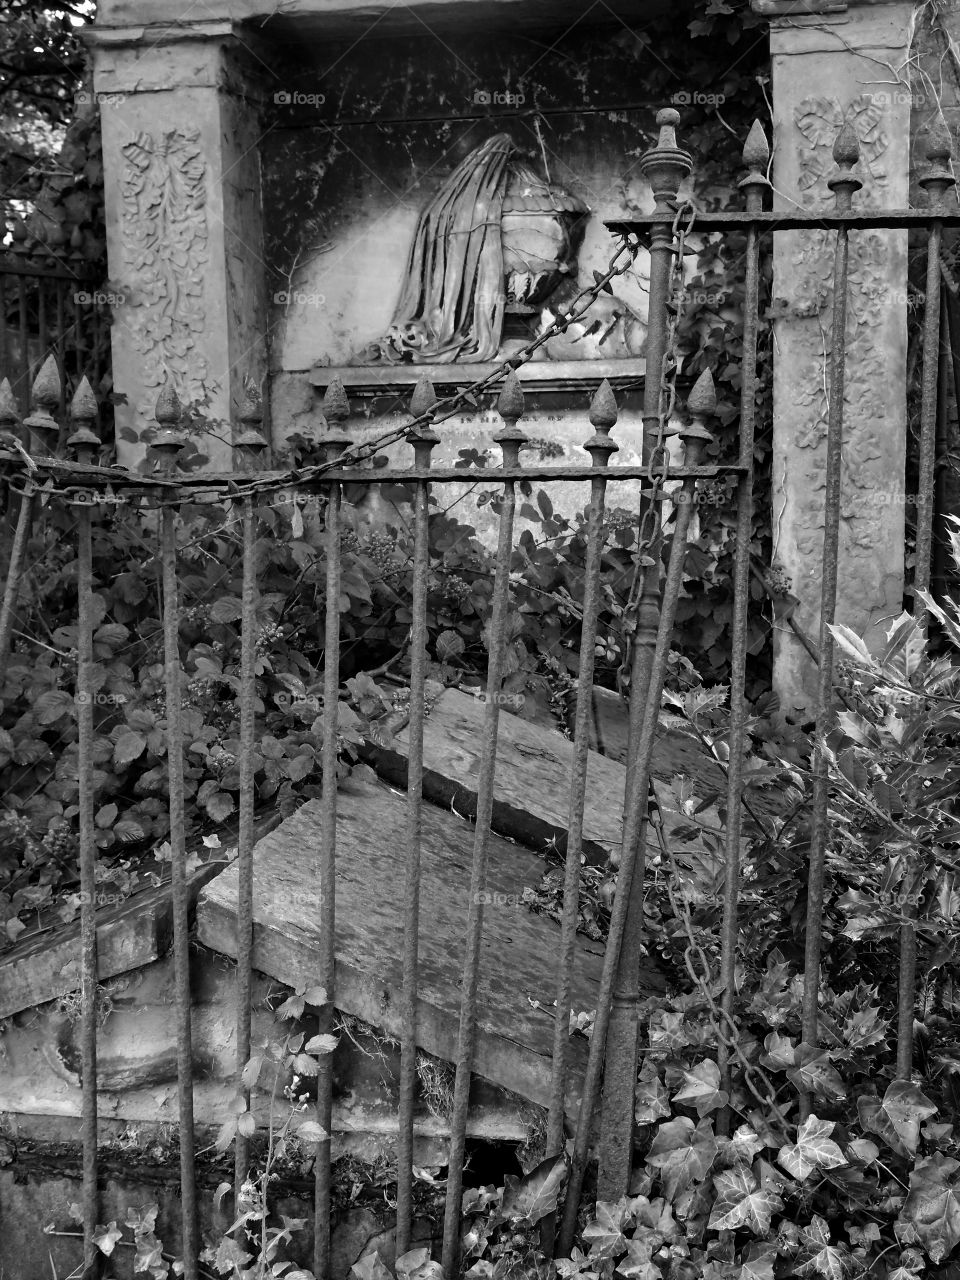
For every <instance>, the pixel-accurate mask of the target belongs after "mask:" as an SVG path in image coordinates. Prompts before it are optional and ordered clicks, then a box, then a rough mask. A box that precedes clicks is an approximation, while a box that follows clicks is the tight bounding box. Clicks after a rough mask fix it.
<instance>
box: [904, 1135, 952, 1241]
mask: <svg viewBox="0 0 960 1280" xmlns="http://www.w3.org/2000/svg"><path fill="white" fill-rule="evenodd" d="M958 1169H960V1164H958V1162H957V1161H956V1160H953V1159H951V1158H950V1157H949V1156H944V1155H942V1154H941V1153H940V1152H939V1151H938V1152H936V1153H935V1154H934V1155H932V1156H927V1158H926V1159H925V1160H921V1161H920V1162H919V1164H917V1166H916V1168H915V1169H914V1170H913V1171H912V1173H911V1174H910V1192H909V1194H908V1196H907V1198H906V1200H905V1201H904V1205H903V1208H902V1209H901V1211H900V1220H901V1221H902V1222H907V1223H910V1224H911V1226H912V1227H913V1230H914V1232H915V1233H916V1239H918V1240H919V1241H920V1243H921V1244H922V1245H923V1247H924V1248H925V1249H926V1251H927V1253H928V1254H929V1256H930V1261H931V1262H932V1263H933V1264H934V1265H935V1266H936V1265H937V1264H938V1263H940V1262H942V1260H943V1259H944V1258H945V1257H946V1256H947V1254H948V1253H951V1252H952V1250H953V1249H954V1248H955V1247H956V1245H957V1244H958V1243H960V1199H958V1195H957V1192H958V1188H957V1186H956V1184H955V1182H954V1181H952V1179H953V1177H954V1175H955V1173H956V1171H957V1170H958ZM901 1239H903V1236H901Z"/></svg>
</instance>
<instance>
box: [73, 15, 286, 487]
mask: <svg viewBox="0 0 960 1280" xmlns="http://www.w3.org/2000/svg"><path fill="white" fill-rule="evenodd" d="M89 39H90V43H91V45H92V47H93V55H94V84H95V89H96V92H97V95H98V100H99V104H100V114H101V121H102V125H103V164H104V186H105V200H106V223H107V254H108V263H109V276H110V281H111V284H112V285H113V287H114V290H115V295H116V296H115V299H114V304H113V307H112V311H113V325H112V333H111V337H112V346H113V374H114V388H115V390H116V391H117V392H121V393H123V395H124V396H125V397H126V401H127V402H126V404H123V405H119V406H118V407H117V410H116V423H117V438H118V445H117V448H118V454H119V459H120V461H121V462H122V463H125V464H127V465H130V466H133V465H135V464H136V463H137V462H138V461H139V460H140V458H141V457H142V456H143V451H144V447H143V445H142V444H140V443H137V442H134V441H132V440H131V439H130V438H129V435H130V432H131V431H132V432H136V433H138V434H139V433H140V432H141V431H143V429H144V428H145V427H147V426H148V425H149V422H150V416H151V406H152V405H153V404H155V402H156V398H157V394H158V392H159V390H160V388H161V387H162V386H163V385H164V383H165V380H166V370H169V372H170V374H171V375H172V378H173V382H174V385H175V387H176V391H177V394H178V396H179V397H180V399H181V402H182V403H183V404H184V406H185V408H188V409H189V408H190V407H191V406H193V405H196V406H198V407H200V408H202V410H203V412H204V414H205V416H206V417H207V418H208V419H209V420H210V421H211V424H212V425H213V427H214V430H215V432H216V436H218V437H220V438H219V439H218V438H216V437H215V436H212V435H208V436H205V437H204V438H203V439H200V438H198V439H197V441H196V443H197V446H198V448H199V449H200V451H201V452H202V453H204V454H206V455H207V456H208V457H209V460H210V461H209V467H210V469H213V470H229V469H230V467H231V428H230V425H229V424H230V421H231V418H232V419H233V420H234V421H236V420H237V412H236V411H237V409H238V407H239V405H240V404H242V403H243V398H244V391H243V385H242V384H243V378H244V375H249V376H251V377H253V378H254V379H255V380H257V381H259V380H260V378H262V376H263V373H264V371H265V369H266V351H265V336H266V314H267V308H266V288H267V280H266V270H265V267H264V265H263V251H262V243H261V241H262V236H261V200H260V161H259V152H258V141H259V137H260V129H259V127H258V115H259V111H258V104H257V93H256V85H255V81H254V72H253V71H252V70H251V68H252V67H254V66H255V62H254V60H253V59H252V58H251V57H250V56H249V54H248V52H247V49H246V47H245V46H244V45H243V44H242V43H241V42H240V41H239V40H238V39H237V38H236V36H235V34H234V28H233V25H232V24H231V23H230V22H228V21H217V22H204V21H195V22H191V23H190V25H189V26H186V25H185V26H182V27H175V26H172V25H171V26H169V27H166V28H162V29H160V30H159V31H158V29H156V28H144V27H137V26H128V27H122V28H120V27H117V28H111V27H103V26H98V27H96V28H94V30H93V31H92V32H91V34H90V37H89ZM231 409H232V410H233V412H231Z"/></svg>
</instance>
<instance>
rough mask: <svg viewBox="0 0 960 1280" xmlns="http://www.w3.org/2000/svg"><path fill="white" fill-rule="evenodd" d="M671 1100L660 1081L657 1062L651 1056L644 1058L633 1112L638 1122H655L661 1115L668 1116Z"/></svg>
mask: <svg viewBox="0 0 960 1280" xmlns="http://www.w3.org/2000/svg"><path fill="white" fill-rule="evenodd" d="M669 1100H670V1094H669V1093H668V1092H667V1089H666V1086H665V1085H663V1084H662V1083H661V1082H660V1076H659V1075H658V1074H657V1066H656V1063H655V1062H654V1061H653V1060H652V1059H651V1058H644V1060H643V1066H642V1067H641V1068H640V1074H639V1076H638V1077H637V1093H636V1107H635V1110H634V1113H633V1114H634V1118H635V1119H636V1122H637V1124H653V1123H654V1122H655V1121H657V1120H659V1119H660V1117H661V1116H668V1115H669V1114H670V1108H669V1106H668V1105H667V1104H668V1102H669Z"/></svg>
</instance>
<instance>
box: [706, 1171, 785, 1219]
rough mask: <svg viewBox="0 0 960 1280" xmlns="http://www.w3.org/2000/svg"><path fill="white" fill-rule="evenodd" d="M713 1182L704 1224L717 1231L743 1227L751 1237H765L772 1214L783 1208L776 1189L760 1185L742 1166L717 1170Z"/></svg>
mask: <svg viewBox="0 0 960 1280" xmlns="http://www.w3.org/2000/svg"><path fill="white" fill-rule="evenodd" d="M713 1185H714V1187H716V1190H717V1199H716V1202H715V1204H714V1206H713V1211H712V1212H711V1214H710V1220H709V1222H708V1223H707V1226H708V1227H710V1228H713V1229H716V1230H717V1231H736V1230H737V1229H738V1228H740V1227H746V1228H747V1229H748V1230H750V1231H752V1232H753V1234H754V1235H755V1236H765V1235H766V1234H767V1232H768V1231H769V1230H770V1220H771V1218H772V1217H773V1215H774V1213H777V1212H778V1211H779V1210H780V1209H782V1208H783V1201H782V1200H781V1199H780V1197H779V1196H778V1195H777V1194H776V1192H774V1191H771V1190H770V1189H769V1188H763V1187H760V1186H759V1185H758V1183H757V1180H756V1178H755V1177H754V1176H753V1174H752V1173H751V1172H750V1169H749V1167H748V1166H746V1165H740V1166H739V1167H738V1168H736V1169H725V1170H724V1171H723V1173H718V1174H717V1175H716V1177H715V1178H714V1179H713Z"/></svg>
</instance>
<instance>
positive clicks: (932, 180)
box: [917, 111, 956, 207]
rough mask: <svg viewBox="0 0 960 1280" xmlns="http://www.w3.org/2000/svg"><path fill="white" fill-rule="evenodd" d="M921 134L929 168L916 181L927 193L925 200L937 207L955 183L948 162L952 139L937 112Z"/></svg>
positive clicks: (950, 156) (951, 150) (951, 149)
mask: <svg viewBox="0 0 960 1280" xmlns="http://www.w3.org/2000/svg"><path fill="white" fill-rule="evenodd" d="M922 132H923V133H924V134H925V135H926V137H925V142H924V155H925V158H926V161H927V164H928V165H929V168H928V169H927V170H926V171H925V172H924V173H922V174H921V175H920V177H919V178H918V179H917V181H918V182H919V184H920V186H921V187H923V189H924V191H925V192H926V193H927V199H928V200H929V201H930V203H931V204H932V205H933V206H934V207H937V206H939V205H940V204H941V203H942V202H943V197H944V196H945V195H946V193H947V191H948V190H949V188H950V187H952V186H953V185H954V184H955V182H956V179H955V178H954V176H953V173H952V172H951V170H950V160H951V158H952V156H953V139H952V138H951V137H950V130H949V129H948V128H947V122H946V120H944V118H943V115H942V113H941V112H939V111H938V112H937V114H936V115H935V116H934V117H933V120H931V121H930V123H929V124H927V125H925V126H924V128H923V130H922Z"/></svg>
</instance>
